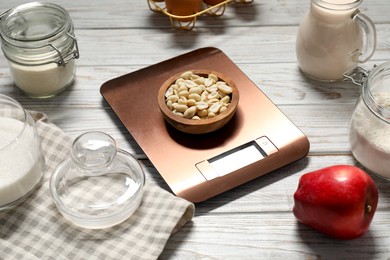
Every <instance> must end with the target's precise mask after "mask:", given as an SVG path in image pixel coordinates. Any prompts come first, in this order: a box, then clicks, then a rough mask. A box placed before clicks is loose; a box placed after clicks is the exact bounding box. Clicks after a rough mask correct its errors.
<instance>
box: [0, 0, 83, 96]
mask: <svg viewBox="0 0 390 260" xmlns="http://www.w3.org/2000/svg"><path fill="white" fill-rule="evenodd" d="M0 36H1V47H2V50H3V53H4V56H5V57H6V58H7V60H8V63H9V68H10V72H11V74H12V77H13V79H14V82H15V85H16V86H17V87H19V88H20V89H21V90H22V91H23V92H25V93H26V94H27V95H28V96H31V97H34V98H48V97H52V96H54V95H56V94H58V93H59V92H61V91H63V90H64V89H65V88H66V87H68V86H70V85H71V84H72V82H73V80H74V77H75V71H76V65H75V59H77V58H79V50H78V45H77V40H76V38H75V35H74V28H73V23H72V21H71V18H70V16H69V14H68V12H67V11H66V10H65V9H64V8H62V7H61V6H58V5H56V4H52V3H42V2H32V3H27V4H23V5H20V6H17V7H15V8H12V9H10V10H8V11H6V12H4V13H2V14H1V15H0Z"/></svg>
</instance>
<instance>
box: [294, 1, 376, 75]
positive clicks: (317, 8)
mask: <svg viewBox="0 0 390 260" xmlns="http://www.w3.org/2000/svg"><path fill="white" fill-rule="evenodd" d="M362 1H363V0H311V2H310V9H309V11H308V12H307V13H306V15H305V16H304V18H303V20H302V22H301V24H300V26H299V29H298V34H297V40H296V55H297V59H298V65H299V67H300V69H301V71H302V72H303V73H304V74H305V75H307V76H309V77H310V78H313V79H316V80H321V81H338V80H342V79H343V74H344V73H345V72H347V71H349V70H351V69H352V68H354V67H356V66H357V64H358V63H364V62H366V61H367V60H368V59H370V58H371V57H372V55H373V54H374V52H375V47H376V31H375V25H374V24H373V22H372V21H371V20H370V19H369V18H368V17H367V16H366V15H364V14H362V13H361V12H360V11H359V9H358V6H359V5H360V4H361V3H362Z"/></svg>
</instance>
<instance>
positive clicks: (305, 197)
mask: <svg viewBox="0 0 390 260" xmlns="http://www.w3.org/2000/svg"><path fill="white" fill-rule="evenodd" d="M377 205H378V189H377V187H376V185H375V182H374V181H373V180H372V178H371V177H370V176H369V175H368V174H367V173H366V172H364V171H363V170H361V169H359V168H357V167H355V166H351V165H335V166H330V167H327V168H323V169H320V170H317V171H313V172H310V173H306V174H304V175H302V177H301V178H300V180H299V184H298V189H297V191H296V192H295V194H294V208H293V213H294V215H295V217H296V218H297V219H298V220H299V221H300V222H301V223H303V224H305V225H308V226H310V227H312V228H313V229H315V230H318V231H320V232H322V233H324V234H326V235H328V236H331V237H334V238H338V239H353V238H356V237H359V236H361V235H363V234H364V233H365V232H366V231H367V230H368V227H369V226H370V224H371V221H372V219H373V217H374V214H375V211H376V208H377Z"/></svg>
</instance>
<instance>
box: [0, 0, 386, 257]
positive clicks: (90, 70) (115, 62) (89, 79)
mask: <svg viewBox="0 0 390 260" xmlns="http://www.w3.org/2000/svg"><path fill="white" fill-rule="evenodd" d="M24 2H26V1H25V0H12V1H11V0H2V1H1V2H0V10H6V9H8V8H10V7H14V6H16V5H19V4H21V3H24ZM50 2H55V3H58V4H60V5H62V6H63V7H64V8H66V9H67V10H68V11H69V13H70V15H71V17H72V20H73V22H74V25H75V28H76V29H75V33H76V37H77V39H78V43H79V48H80V54H81V57H80V59H79V60H78V61H77V64H78V71H77V78H76V82H75V84H74V85H73V87H72V88H69V89H68V90H66V91H65V92H63V93H61V94H60V95H59V96H57V97H55V98H52V99H47V100H34V99H30V98H27V97H26V96H24V95H23V94H22V93H21V92H20V91H19V90H18V89H16V88H15V87H14V86H13V82H12V79H11V77H10V73H9V70H8V65H7V62H6V60H5V58H4V56H3V55H2V54H0V93H2V94H6V95H9V96H11V97H13V98H15V99H17V100H18V101H19V102H21V103H22V104H23V106H25V107H26V108H28V109H32V110H38V111H41V112H44V113H46V114H48V115H49V117H50V119H51V120H52V121H53V122H54V123H55V124H57V125H58V126H60V127H61V128H62V129H63V130H64V131H65V132H66V133H68V134H69V135H71V136H73V137H76V136H78V135H79V134H81V133H83V132H85V131H89V130H101V131H104V132H106V133H108V134H110V135H112V136H113V137H114V138H115V139H116V140H117V142H118V145H119V146H120V147H121V148H124V149H126V150H128V151H129V152H131V153H133V154H135V155H136V156H137V158H139V159H141V162H142V163H143V165H144V166H145V169H146V171H147V178H148V179H149V180H150V181H152V182H155V183H157V184H158V185H160V186H162V187H163V188H165V189H169V188H168V186H167V185H166V184H165V183H164V182H163V180H162V179H161V177H160V176H159V174H158V172H157V170H156V169H155V168H154V167H153V166H152V165H151V163H150V162H149V161H148V160H147V158H146V157H145V155H144V154H143V152H142V150H141V149H140V147H139V146H138V144H137V143H136V142H135V141H134V139H133V138H132V137H131V135H130V134H129V133H128V132H127V131H126V129H125V128H124V127H123V126H122V124H121V123H120V122H119V120H118V119H117V118H116V116H115V114H114V113H113V112H112V111H111V109H110V107H109V106H108V105H107V104H106V103H105V102H104V101H103V98H102V97H101V95H100V93H99V88H100V86H101V85H102V84H103V83H104V82H106V81H107V80H109V79H112V78H114V77H118V76H120V75H123V74H126V73H129V72H132V71H135V70H138V69H141V68H144V67H146V66H149V65H152V64H154V63H157V62H160V61H163V60H165V59H168V58H171V57H174V56H177V55H179V54H183V53H186V52H188V51H191V50H194V49H197V48H201V47H206V46H214V47H218V48H220V49H221V50H222V51H224V52H225V53H226V54H227V55H228V56H229V57H230V58H231V59H232V60H233V61H234V62H235V63H236V64H237V65H238V66H239V67H240V68H241V69H242V70H243V71H244V73H246V74H247V75H248V76H249V78H251V79H252V80H253V81H254V82H255V83H256V84H257V86H258V87H259V88H261V89H262V91H263V92H265V94H266V95H267V96H268V97H269V98H270V99H271V100H272V101H273V102H274V103H275V104H276V105H277V106H278V107H279V108H280V109H281V110H282V111H283V112H284V113H285V114H286V115H287V116H288V117H289V118H290V119H291V120H292V121H293V122H294V123H295V124H296V125H297V126H298V127H299V128H300V129H301V130H302V131H303V132H304V133H305V134H306V135H307V136H308V137H309V140H310V143H311V149H310V152H309V154H308V156H307V157H306V158H304V159H302V160H300V161H298V162H296V163H293V164H291V165H288V166H286V167H283V168H282V169H280V170H277V171H275V172H273V173H270V174H268V175H266V176H263V177H261V178H258V179H256V180H254V181H251V182H249V183H247V184H244V185H242V186H240V187H238V188H236V189H233V190H231V191H228V192H226V193H224V194H221V195H219V196H217V197H215V198H212V199H210V200H208V201H206V202H203V203H200V204H198V205H196V215H195V217H194V219H193V221H192V222H191V223H188V224H187V225H185V226H184V227H183V228H182V229H181V230H180V231H179V232H178V233H176V234H175V235H173V236H172V237H171V239H170V240H169V241H168V243H167V245H166V248H165V250H164V251H163V253H162V255H161V259H283V258H288V259H389V258H390V182H386V181H383V180H380V179H379V178H376V177H373V178H374V180H375V181H376V183H377V185H378V188H379V192H380V194H379V196H380V198H379V206H378V210H377V212H376V215H375V218H374V220H373V222H372V225H371V227H370V229H369V232H368V233H367V234H365V235H364V236H363V237H361V238H358V239H356V240H352V241H338V240H334V239H330V238H327V237H325V236H323V235H321V234H319V233H317V232H315V231H313V230H311V229H309V228H307V227H306V226H303V225H301V224H298V223H297V221H296V219H295V218H294V216H293V214H292V207H293V193H294V192H295V190H296V187H297V184H298V180H299V177H300V176H301V175H302V174H304V173H306V172H309V171H313V170H316V169H319V168H322V167H325V166H330V165H333V164H353V165H355V164H357V162H356V161H355V160H354V158H353V157H352V155H351V152H350V148H349V143H348V138H347V128H348V123H349V119H350V116H351V112H352V109H353V106H354V104H355V102H356V100H357V99H358V97H359V95H360V88H359V87H357V86H355V85H353V84H352V83H333V84H327V83H319V82H315V81H312V80H308V79H306V78H305V77H303V76H302V74H301V73H300V72H299V70H298V67H297V63H296V57H295V37H296V32H297V29H298V25H299V22H300V20H301V19H302V17H303V15H304V13H305V12H306V10H307V9H308V6H309V0H255V1H254V2H253V3H251V4H246V5H240V4H232V5H230V6H229V7H228V9H227V11H226V12H225V14H224V15H223V16H221V17H219V18H212V17H201V18H199V19H198V20H197V22H196V26H195V29H194V30H192V31H178V30H175V29H172V28H171V25H170V22H169V19H168V18H167V17H166V16H164V15H162V14H157V13H153V12H151V11H150V10H149V8H148V5H147V2H146V0H110V1H105V0H95V1H75V0H53V1H50ZM360 9H361V10H362V11H363V12H364V13H365V14H367V15H368V16H369V17H371V19H372V20H373V21H374V23H375V24H376V28H377V38H378V44H377V51H376V53H375V55H374V56H373V58H372V59H371V61H370V62H368V63H367V64H364V65H363V66H364V67H365V68H368V69H369V68H371V67H372V66H373V65H374V64H381V63H383V62H385V61H387V60H390V15H389V14H390V3H389V2H388V1H387V0H370V1H369V0H365V1H364V2H363V4H362V5H361V8H360ZM129 250H131V249H129Z"/></svg>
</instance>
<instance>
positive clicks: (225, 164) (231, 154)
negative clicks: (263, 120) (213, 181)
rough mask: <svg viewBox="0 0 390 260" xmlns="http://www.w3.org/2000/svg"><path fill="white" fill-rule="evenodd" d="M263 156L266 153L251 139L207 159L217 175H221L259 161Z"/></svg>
mask: <svg viewBox="0 0 390 260" xmlns="http://www.w3.org/2000/svg"><path fill="white" fill-rule="evenodd" d="M265 156H267V154H266V153H265V152H264V151H263V150H262V149H261V148H260V146H259V145H258V144H257V143H256V142H255V141H252V142H250V143H247V144H244V145H242V146H240V147H237V148H235V149H232V150H230V151H227V152H225V153H223V154H221V155H218V156H216V157H214V158H211V159H210V160H208V161H209V163H210V164H211V167H213V169H214V170H215V171H216V172H217V173H218V175H219V176H223V175H226V174H229V173H231V172H234V171H236V170H239V169H241V168H243V167H245V166H247V165H250V164H252V163H255V162H257V161H260V160H261V159H263V158H264V157H265Z"/></svg>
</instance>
